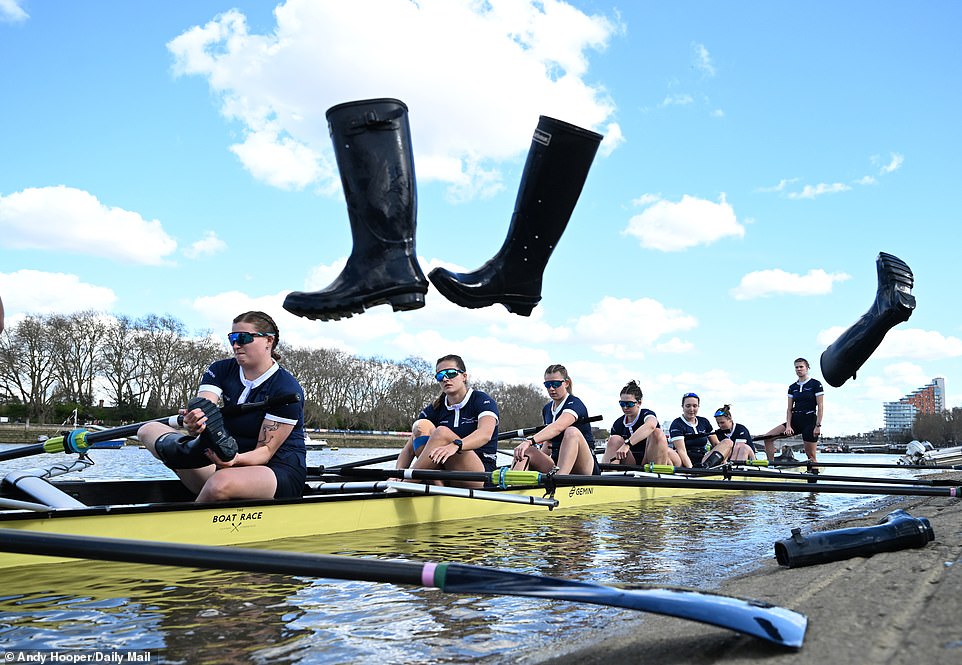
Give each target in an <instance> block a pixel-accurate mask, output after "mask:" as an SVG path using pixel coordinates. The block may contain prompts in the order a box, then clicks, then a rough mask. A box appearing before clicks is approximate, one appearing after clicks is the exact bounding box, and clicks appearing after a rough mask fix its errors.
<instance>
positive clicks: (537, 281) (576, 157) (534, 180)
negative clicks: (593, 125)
mask: <svg viewBox="0 0 962 665" xmlns="http://www.w3.org/2000/svg"><path fill="white" fill-rule="evenodd" d="M602 138H603V137H602V136H601V135H600V134H596V133H594V132H591V131H588V130H587V129H582V128H580V127H576V126H574V125H570V124H568V123H566V122H562V121H561V120H555V119H554V118H549V117H547V116H544V115H543V116H541V118H540V119H539V120H538V127H537V129H535V131H534V136H533V137H532V141H531V148H530V150H529V151H528V160H527V161H526V162H525V165H524V172H523V173H522V175H521V186H520V187H519V189H518V198H517V200H516V201H515V204H514V214H513V215H512V216H511V225H510V227H509V228H508V236H507V238H505V241H504V244H503V245H502V246H501V249H500V250H499V251H498V253H497V254H496V255H495V256H494V258H492V259H491V260H489V261H488V262H487V263H485V264H484V265H483V266H481V267H480V268H479V269H478V270H475V271H474V272H469V273H457V272H452V271H450V270H447V269H445V268H435V269H434V270H432V271H431V273H430V274H429V275H428V277H429V278H430V279H431V282H432V283H433V284H434V286H435V287H436V288H437V290H438V291H440V292H441V293H442V294H443V295H444V297H445V298H447V299H448V300H450V301H451V302H453V303H455V304H457V305H460V306H461V307H467V308H470V309H475V308H478V307H487V306H488V305H494V304H496V303H501V304H502V305H504V306H505V307H507V308H508V311H509V312H512V313H514V314H518V315H520V316H530V315H531V310H532V309H534V307H535V305H537V304H538V302H539V301H540V300H541V279H542V276H543V274H544V269H545V266H547V264H548V258H549V257H550V256H551V252H552V251H554V248H555V245H556V244H557V243H558V240H559V239H560V238H561V234H562V233H564V230H565V227H566V226H567V225H568V219H569V218H570V217H571V213H572V211H573V210H574V208H575V204H576V203H577V202H578V197H579V196H580V195H581V189H582V187H584V184H585V179H586V178H587V177H588V169H589V168H590V167H591V162H592V160H594V157H595V153H596V152H597V151H598V145H599V144H600V143H601V139H602Z"/></svg>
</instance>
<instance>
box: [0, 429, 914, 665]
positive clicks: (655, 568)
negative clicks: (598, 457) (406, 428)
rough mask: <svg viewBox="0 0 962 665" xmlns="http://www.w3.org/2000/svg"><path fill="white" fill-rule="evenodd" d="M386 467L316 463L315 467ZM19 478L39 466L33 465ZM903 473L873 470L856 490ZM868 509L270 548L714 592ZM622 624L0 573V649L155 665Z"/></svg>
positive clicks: (462, 657)
mask: <svg viewBox="0 0 962 665" xmlns="http://www.w3.org/2000/svg"><path fill="white" fill-rule="evenodd" d="M97 452H98V453H100V454H99V455H98V460H99V462H100V463H99V464H98V465H97V466H96V467H94V469H95V470H96V476H93V475H92V474H91V473H90V470H88V471H85V472H84V476H86V477H101V478H105V477H126V476H150V477H156V475H157V473H156V469H155V468H153V467H154V466H155V465H154V464H153V463H152V461H151V460H150V458H149V456H146V453H145V452H144V451H139V450H137V449H135V448H133V449H130V450H129V451H97ZM118 452H120V453H121V455H117V453H118ZM382 454H383V451H359V450H353V451H349V450H346V451H340V452H339V453H334V454H332V453H330V452H328V451H323V452H322V451H311V453H310V455H311V458H310V459H309V463H310V464H314V465H316V464H327V465H332V464H336V463H339V462H341V461H345V460H349V459H357V458H365V457H376V456H379V455H382ZM108 455H117V456H116V457H108ZM334 455H338V457H334ZM145 456H146V457H145ZM50 457H52V456H50ZM825 457H826V460H825V461H829V460H830V459H834V460H849V461H862V462H869V461H883V462H886V461H890V460H894V459H895V458H894V457H884V456H868V455H855V456H844V455H837V456H832V455H826V456H825ZM17 461H18V462H22V461H23V460H17ZM23 466H36V459H35V460H34V461H33V463H31V464H25V465H23ZM8 470H9V468H6V469H5V471H8ZM845 472H846V473H850V475H855V473H857V471H852V472H849V471H848V470H846V471H845ZM907 473H908V472H906V471H896V470H880V469H873V470H864V472H863V473H861V475H883V474H887V475H892V474H907ZM111 474H114V475H111ZM871 501H872V499H871V497H864V496H849V495H840V494H839V495H818V494H796V493H760V492H758V493H751V492H727V493H725V492H719V493H717V494H706V495H701V496H693V497H689V498H686V499H669V500H662V501H652V502H648V503H645V504H643V505H632V504H617V505H613V506H610V507H608V508H606V509H603V510H599V509H597V508H591V509H587V508H586V509H583V510H573V511H560V512H558V513H556V514H552V515H550V516H544V517H543V518H540V519H539V518H536V517H532V516H528V517H525V518H523V519H521V518H497V519H490V520H486V521H485V522H483V523H457V522H454V523H445V524H426V525H423V526H418V527H404V528H399V529H387V530H381V531H371V532H357V533H354V534H339V535H336V536H325V537H312V538H300V539H291V540H286V541H276V542H273V543H269V544H268V545H266V547H270V548H272V549H296V550H301V551H308V552H317V553H336V554H346V555H351V556H358V557H380V558H401V559H417V560H439V561H457V562H462V563H471V564H477V565H484V566H493V567H498V568H510V569H513V570H519V571H524V572H531V573H537V574H543V575H553V576H558V577H568V578H574V579H581V580H587V581H594V582H599V583H604V584H625V585H634V584H665V585H673V586H688V587H694V588H702V589H710V588H712V587H715V586H717V584H718V583H719V582H720V581H721V580H722V579H723V578H725V577H728V576H731V575H733V574H737V573H740V572H744V571H746V570H748V569H750V568H751V567H752V566H754V565H756V564H757V561H758V560H759V558H760V557H769V556H773V551H772V544H773V542H774V540H777V539H779V538H783V537H786V536H788V534H789V532H790V529H791V528H792V527H793V526H800V527H811V526H813V525H814V524H815V523H817V522H818V521H821V520H824V519H826V518H828V517H830V516H832V515H836V514H838V513H839V512H842V511H845V510H849V509H852V508H865V509H867V508H868V507H869V503H870V502H871ZM627 615H628V611H627V610H615V609H607V608H599V607H595V606H588V605H576V604H572V603H562V602H547V601H540V600H533V599H523V598H514V597H509V596H454V595H450V594H445V593H442V592H440V591H438V590H431V589H419V588H407V587H398V586H394V585H382V584H373V583H364V582H343V581H331V580H317V579H309V578H290V577H286V576H280V575H266V574H251V573H231V572H217V571H194V570H186V569H173V568H161V567H148V566H131V565H126V564H105V563H98V562H77V563H76V564H74V565H71V566H63V565H61V566H46V567H39V566H33V567H25V568H20V569H15V570H11V571H4V575H3V581H2V583H0V643H2V644H3V645H4V646H5V647H6V648H8V649H9V648H17V649H61V650H63V649H70V648H99V649H123V650H135V649H137V650H149V651H151V653H152V656H153V658H154V662H185V663H186V662H190V663H215V662H253V663H260V662H264V663H269V662H270V663H273V662H291V663H295V662H296V663H332V664H333V663H350V662H357V663H362V662H370V661H372V660H375V659H376V660H377V661H379V662H386V663H414V662H418V663H421V662H425V661H427V662H438V661H446V662H470V661H477V660H479V659H485V660H486V661H487V662H496V663H497V662H505V663H506V662H512V661H514V660H516V659H517V657H516V655H515V654H516V652H514V650H515V649H518V648H519V645H523V648H524V649H526V650H528V649H537V648H538V647H539V646H543V645H547V644H549V643H550V642H552V641H555V640H559V639H563V638H568V637H572V636H577V635H578V633H579V632H584V631H589V630H590V631H597V630H600V629H602V628H603V627H604V626H605V625H607V624H608V623H610V622H611V621H613V620H618V619H619V618H623V617H625V616H627Z"/></svg>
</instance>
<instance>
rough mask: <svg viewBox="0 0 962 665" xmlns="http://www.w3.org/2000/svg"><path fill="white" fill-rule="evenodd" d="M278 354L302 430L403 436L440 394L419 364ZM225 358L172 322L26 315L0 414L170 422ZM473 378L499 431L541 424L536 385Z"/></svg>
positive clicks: (332, 352)
mask: <svg viewBox="0 0 962 665" xmlns="http://www.w3.org/2000/svg"><path fill="white" fill-rule="evenodd" d="M279 351H280V353H281V357H282V358H281V365H283V366H284V367H285V368H287V369H288V370H289V371H290V372H291V373H293V374H294V376H295V377H297V379H298V381H300V383H301V385H302V386H303V388H304V393H305V404H304V416H305V422H306V424H307V426H308V427H320V428H329V429H338V428H343V429H373V430H397V431H404V430H408V429H410V427H411V422H412V421H413V419H414V418H415V417H416V416H417V414H418V412H419V411H420V410H421V408H423V406H424V405H425V404H427V403H428V402H430V401H432V400H434V399H435V398H436V397H437V396H438V395H439V394H440V390H439V388H438V384H437V382H436V381H435V380H434V365H433V363H432V362H429V361H428V360H425V359H424V358H416V357H411V358H406V359H404V360H402V361H400V362H397V361H393V360H389V359H386V358H379V357H373V358H362V357H358V356H354V355H351V354H348V353H345V352H343V351H340V350H338V349H324V348H321V349H313V348H306V347H295V346H289V345H284V344H281V346H280V348H279ZM453 351H454V352H457V351H458V350H453ZM447 352H449V351H448V350H443V353H447ZM443 353H438V355H443ZM229 355H230V352H229V349H228V348H227V346H226V342H222V341H220V340H218V339H216V338H215V337H214V336H213V335H212V334H211V333H210V331H204V332H200V333H194V334H188V330H187V328H186V326H185V325H184V324H183V323H182V322H181V321H179V320H178V319H176V318H174V317H172V316H158V315H154V314H151V315H148V316H145V317H142V318H139V319H133V318H131V317H128V316H114V315H108V314H104V313H100V312H94V311H86V312H78V313H75V314H68V315H61V314H50V315H30V316H27V317H25V318H24V319H23V320H22V321H20V322H19V323H16V324H14V325H11V326H9V327H8V328H7V329H6V330H4V332H3V333H2V334H0V415H5V416H7V417H8V418H10V419H11V420H27V419H30V420H32V421H35V422H37V421H39V422H55V421H56V422H62V421H63V420H65V419H66V417H67V415H68V414H70V413H72V412H73V410H74V409H77V410H78V413H79V417H80V419H81V420H82V421H84V420H86V421H94V420H95V421H101V422H105V423H108V424H110V423H118V422H130V421H137V420H147V419H150V418H155V417H161V416H165V415H169V414H171V413H176V411H177V410H178V409H180V408H182V407H183V406H184V405H185V404H186V403H187V400H188V399H190V398H191V397H192V396H194V395H195V394H196V393H197V386H198V384H199V380H200V377H201V374H202V373H203V371H204V369H205V368H206V367H207V365H209V364H210V363H211V362H213V361H215V360H217V359H219V358H224V357H228V356H229ZM469 370H470V367H469ZM480 378H481V377H477V376H472V381H471V385H472V387H474V388H477V389H479V390H483V391H485V392H487V393H488V394H490V395H491V396H492V397H493V398H494V399H495V401H496V402H497V403H498V407H499V409H500V411H501V428H502V429H518V428H521V427H529V426H532V425H537V424H540V412H541V406H542V405H543V404H544V403H545V401H546V399H547V398H546V397H545V395H544V391H542V390H541V389H540V387H539V386H535V385H533V384H527V385H522V384H506V383H503V382H497V381H491V380H479V379H480Z"/></svg>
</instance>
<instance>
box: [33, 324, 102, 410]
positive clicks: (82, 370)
mask: <svg viewBox="0 0 962 665" xmlns="http://www.w3.org/2000/svg"><path fill="white" fill-rule="evenodd" d="M47 328H48V330H50V331H51V333H52V334H51V336H50V337H51V342H50V343H51V349H52V355H53V372H54V375H55V376H56V379H57V381H58V383H59V384H60V388H59V393H60V395H61V397H62V399H63V400H64V401H66V402H72V403H75V404H82V405H84V406H90V405H91V404H92V403H93V398H94V381H95V380H96V378H97V377H98V376H99V375H100V374H101V373H102V370H103V367H102V358H101V354H100V346H101V344H102V343H103V339H104V335H105V334H106V331H107V324H106V322H105V321H104V319H103V317H102V316H101V315H99V314H97V313H96V312H93V311H86V312H77V313H74V314H68V315H59V314H58V315H53V316H51V317H49V318H48V319H47Z"/></svg>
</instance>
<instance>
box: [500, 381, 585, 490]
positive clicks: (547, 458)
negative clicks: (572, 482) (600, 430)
mask: <svg viewBox="0 0 962 665" xmlns="http://www.w3.org/2000/svg"><path fill="white" fill-rule="evenodd" d="M544 387H545V389H546V390H547V391H548V397H550V398H551V401H550V402H548V403H547V404H545V405H544V408H543V409H542V410H541V415H542V418H543V420H544V424H545V427H544V429H542V430H541V431H540V432H537V433H536V434H535V435H533V436H529V437H528V438H527V439H525V440H524V441H523V442H522V443H521V444H520V445H518V447H516V448H515V449H514V464H513V468H515V469H527V468H531V469H534V470H535V471H540V472H542V473H549V472H551V471H555V470H556V471H557V472H558V473H563V474H567V473H574V474H579V475H589V474H591V475H597V474H600V473H601V468H600V467H599V466H598V460H597V459H596V458H595V439H594V436H593V435H592V433H591V424H590V423H588V422H587V419H588V417H589V416H588V408H587V407H586V406H585V405H584V402H582V401H581V400H580V399H579V398H577V397H575V396H574V395H573V394H572V393H571V377H570V376H568V370H567V369H565V366H564V365H549V366H548V368H547V369H546V370H545V371H544ZM579 420H581V421H583V422H581V423H580V424H577V425H576V424H575V423H576V422H577V421H579Z"/></svg>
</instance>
